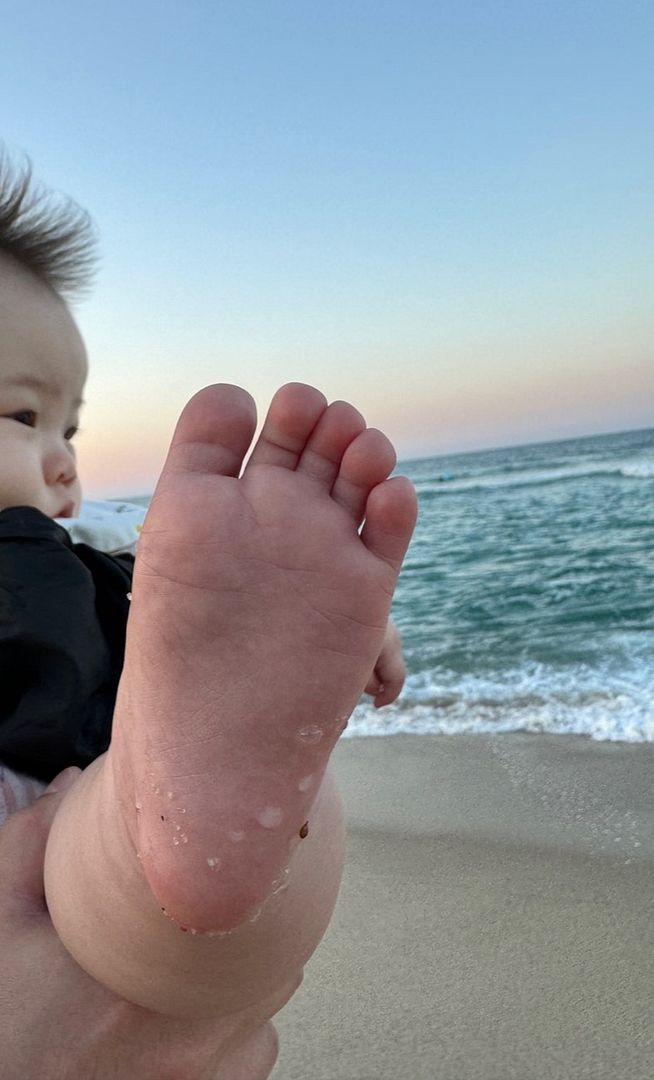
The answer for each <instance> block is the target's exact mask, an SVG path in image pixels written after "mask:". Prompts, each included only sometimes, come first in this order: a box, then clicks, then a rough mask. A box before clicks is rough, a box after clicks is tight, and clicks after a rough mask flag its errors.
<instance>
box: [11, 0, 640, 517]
mask: <svg viewBox="0 0 654 1080" xmlns="http://www.w3.org/2000/svg"><path fill="white" fill-rule="evenodd" d="M0 15H1V16H2V24H1V25H2V34H1V35H0V121H1V122H0V139H1V140H2V141H3V142H4V145H5V147H6V148H7V150H8V151H9V152H10V153H11V154H12V156H13V157H14V158H15V159H16V160H20V157H21V155H22V154H28V155H29V156H30V158H31V160H32V162H33V166H34V171H35V174H36V175H37V176H38V178H39V179H40V180H42V181H44V182H45V183H46V184H47V185H48V186H50V187H52V188H54V189H56V190H60V191H64V192H66V193H67V194H69V195H71V196H73V197H74V198H75V199H76V200H77V201H78V202H79V203H80V204H81V205H82V206H84V207H85V208H87V209H88V210H89V211H90V213H91V215H92V217H93V219H94V221H95V223H96V226H97V230H98V234H99V246H100V253H101V258H100V263H99V269H98V274H97V279H96V283H95V286H94V289H93V291H92V293H91V294H90V296H89V297H88V298H86V299H84V300H83V301H81V302H79V303H77V304H76V305H75V307H74V312H75V316H76V318H77V321H78V323H79V325H80V328H81V330H82V333H83V335H84V337H85V340H86V342H87V347H88V350H89V356H90V362H91V372H90V377H89V382H88V385H87V391H86V400H87V405H86V406H85V409H84V413H83V416H82V429H83V430H82V433H81V435H80V436H79V441H78V453H79V459H80V468H81V472H82V478H83V481H84V487H85V492H86V494H87V496H89V497H96V498H98V497H107V496H111V495H128V494H139V493H148V492H150V491H152V489H153V486H154V483H155V481H156V477H157V475H158V472H159V470H160V467H161V464H162V462H163V459H164V456H165V451H166V448H167V445H168V442H169V439H170V435H171V433H172V430H173V427H174V423H175V420H176V418H177V416H178V414H179V412H180V410H181V408H182V406H183V405H184V403H185V401H186V400H187V399H188V398H189V397H190V396H191V395H192V394H193V393H194V392H195V391H196V390H197V389H199V388H200V387H201V386H203V385H206V384H207V383H211V382H234V383H238V384H239V385H242V386H245V387H246V388H247V389H248V390H249V391H250V392H251V393H252V394H253V396H254V397H255V399H256V401H257V405H258V408H259V411H260V413H263V412H265V408H266V406H267V403H268V401H269V400H270V397H271V396H272V394H273V392H274V390H275V389H276V388H277V387H278V386H279V385H281V384H282V383H284V382H287V381H290V380H300V381H303V382H309V383H312V384H314V385H316V386H319V387H320V388H321V389H322V390H323V391H324V392H325V394H326V395H327V397H328V398H330V399H335V398H346V399H347V400H351V401H352V402H353V403H354V404H355V405H356V406H357V407H358V408H359V409H360V410H361V411H362V412H363V413H364V415H365V416H366V419H367V420H368V423H369V424H371V425H373V426H377V427H382V428H383V429H384V430H385V431H387V433H388V434H389V435H390V436H391V438H392V439H393V441H394V442H395V444H396V447H397V450H398V454H399V457H400V458H401V459H402V458H413V457H419V456H426V455H430V454H432V453H448V452H455V451H461V450H466V449H477V448H484V447H490V446H506V445H515V444H520V443H525V442H537V441H542V440H546V439H556V438H565V437H568V436H576V435H583V434H592V433H596V432H610V431H622V430H626V429H630V428H639V427H650V426H652V425H654V355H653V354H654V303H653V302H652V300H653V297H654V258H653V256H654V140H653V139H652V130H653V121H654V76H653V74H652V64H651V56H652V51H653V46H654V6H653V5H652V4H651V3H650V2H649V0H642V2H634V0H615V2H611V3H609V2H606V0H594V2H586V0H573V2H570V0H566V2H558V0H543V2H538V3H536V2H530V0H483V2H472V0H456V2H449V0H448V2H442V3H441V2H438V0H431V2H423V0H403V2H387V0H347V2H346V0H329V2H328V3H318V2H311V0H292V2H286V0H279V2H278V0H267V2H265V0H258V2H252V0H238V2H232V0H225V2H222V0H212V2H205V0H178V2H176V3H172V2H169V0H156V2H155V0H131V2H130V3H126V2H124V0H108V2H97V0H96V2H93V0H31V2H30V3H29V4H23V5H15V4H8V3H6V2H0Z"/></svg>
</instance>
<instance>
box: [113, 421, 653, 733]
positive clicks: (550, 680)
mask: <svg viewBox="0 0 654 1080" xmlns="http://www.w3.org/2000/svg"><path fill="white" fill-rule="evenodd" d="M397 471H398V472H402V473H404V474H405V475H407V476H409V477H410V478H411V479H412V480H413V482H414V484H415V485H416V488H417V491H418V498H419V504H420V514H419V518H418V525H417V527H416V531H415V534H414V538H413V541H412V543H411V546H410V548H409V551H408V553H407V557H406V561H405V564H404V568H403V570H402V574H401V577H400V581H399V585H398V589H397V593H396V597H395V601H394V604H393V617H394V619H395V621H396V622H397V624H398V626H399V627H400V630H401V633H402V640H403V645H404V651H405V656H406V661H407V669H408V678H407V681H406V685H405V688H404V690H403V692H402V695H401V698H400V700H399V701H398V702H397V703H396V704H394V705H390V706H387V707H386V708H384V709H381V710H377V709H375V708H374V707H373V706H372V704H371V703H370V699H363V700H362V702H361V703H360V704H359V705H358V706H357V708H356V709H355V711H354V714H353V716H352V718H351V720H350V723H349V726H348V728H347V730H346V732H345V735H344V737H345V738H348V737H353V736H381V735H395V734H400V733H402V734H426V733H443V734H448V735H451V734H457V733H463V732H497V733H500V732H507V731H533V732H550V733H553V734H578V735H588V736H591V737H592V738H593V739H608V740H618V741H620V740H621V741H627V742H653V741H654V429H650V430H646V431H630V432H626V433H623V434H618V435H600V436H592V437H589V438H580V439H569V440H567V441H565V442H551V443H541V444H538V445H529V446H518V447H512V448H510V449H506V450H487V451H483V452H479V453H466V454H456V455H451V456H448V457H433V458H423V459H421V460H419V461H409V462H403V463H402V464H401V466H399V467H398V470H397ZM131 501H132V502H139V503H141V504H142V505H147V503H148V501H149V497H143V498H139V499H134V498H132V499H131Z"/></svg>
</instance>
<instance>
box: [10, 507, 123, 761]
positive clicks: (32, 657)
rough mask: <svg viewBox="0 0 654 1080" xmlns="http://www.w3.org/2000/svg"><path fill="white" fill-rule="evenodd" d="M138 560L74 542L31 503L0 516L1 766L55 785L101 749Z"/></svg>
mask: <svg viewBox="0 0 654 1080" xmlns="http://www.w3.org/2000/svg"><path fill="white" fill-rule="evenodd" d="M133 567H134V558H133V556H132V555H127V554H125V555H118V556H112V555H105V554H104V553H103V552H101V551H96V550H95V549H94V548H92V547H89V545H88V544H74V543H73V542H72V541H71V538H70V536H69V534H68V533H67V532H66V530H65V529H63V528H62V527H61V526H60V525H57V523H56V522H55V521H53V520H52V519H51V518H48V517H46V516H45V514H42V513H41V512H40V510H35V509H34V508H33V507H29V506H17V507H12V508H11V509H9V510H3V511H1V512H0V760H1V761H2V762H3V763H4V764H5V765H8V766H9V767H10V768H12V769H15V770H16V771H18V772H23V773H27V774H28V775H29V776H32V777H35V778H37V779H39V780H46V781H50V780H52V778H53V777H54V776H56V775H57V773H58V772H60V771H61V769H64V768H66V767H67V766H68V765H79V766H80V767H81V768H84V767H85V766H86V765H89V764H90V762H91V761H93V760H94V759H95V758H96V757H98V756H99V755H100V754H101V753H103V752H104V751H105V750H106V749H107V747H108V745H109V740H110V736H111V718H112V716H113V710H114V704H115V700H116V690H117V688H118V680H119V679H120V673H121V670H122V666H123V656H124V651H125V628H126V625H127V615H128V611H129V600H128V598H127V593H128V592H129V591H130V588H131V582H132V571H133Z"/></svg>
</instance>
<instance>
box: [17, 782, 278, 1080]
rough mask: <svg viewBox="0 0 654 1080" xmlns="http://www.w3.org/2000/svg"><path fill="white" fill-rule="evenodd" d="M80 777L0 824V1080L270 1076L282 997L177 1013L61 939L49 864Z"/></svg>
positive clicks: (57, 784) (176, 1079) (54, 786)
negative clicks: (106, 980)
mask: <svg viewBox="0 0 654 1080" xmlns="http://www.w3.org/2000/svg"><path fill="white" fill-rule="evenodd" d="M78 775H79V770H78V769H67V770H65V772H64V773H61V774H60V775H59V776H58V777H57V778H56V780H54V781H53V783H52V784H51V785H50V788H49V789H48V792H49V793H46V794H45V795H44V796H42V797H41V798H40V799H39V800H38V801H37V802H36V803H35V804H34V805H33V806H31V807H29V808H28V809H27V810H21V811H20V812H19V813H16V814H14V815H12V817H11V818H10V819H9V821H8V822H7V823H6V825H4V826H3V827H2V828H1V829H0V964H1V965H2V967H1V972H2V974H1V976H0V979H1V982H0V1047H1V1051H0V1080H33V1078H35V1077H39V1080H90V1078H91V1077H92V1078H93V1080H214V1078H218V1077H225V1078H226V1080H245V1077H247V1078H248V1080H249V1078H252V1080H259V1078H262V1080H263V1078H264V1077H267V1076H268V1075H269V1072H270V1070H271V1069H272V1066H273V1064H274V1060H275V1056H276V1037H275V1033H274V1029H273V1028H272V1026H271V1025H269V1024H265V1023H264V1022H265V1020H267V1018H268V1017H269V1016H271V1015H272V1014H273V1013H274V1012H275V1011H276V1008H279V1007H280V1006H281V1004H283V1001H281V1002H280V1003H279V1004H276V1003H271V1002H269V1003H264V1004H263V1005H262V1007H261V1008H260V1009H259V1010H258V1011H257V1013H256V1014H255V1013H254V1012H253V1011H252V1010H251V1011H250V1012H249V1013H248V1014H247V1015H246V1014H241V1015H240V1016H239V1017H225V1018H221V1019H217V1020H211V1021H207V1020H203V1021H194V1022H183V1021H178V1020H172V1019H170V1018H169V1017H165V1016H160V1015H158V1014H156V1013H152V1012H149V1011H147V1010H146V1009H142V1008H140V1007H139V1006H137V1005H132V1004H131V1003H130V1002H127V1001H124V1000H122V999H121V998H119V997H117V996H116V995H115V994H113V993H111V992H110V991H108V990H106V989H105V988H104V987H102V986H100V985H99V984H98V983H97V982H95V980H94V979H92V978H91V977H90V976H89V975H87V974H86V972H84V971H82V969H81V968H80V967H79V966H78V965H77V964H76V963H75V961H74V960H73V959H72V958H71V956H70V955H69V954H68V952H67V951H66V950H65V949H64V947H63V945H62V944H61V942H60V941H59V938H58V936H57V934H56V932H55V930H54V928H53V926H52V923H51V921H50V917H49V914H48V910H47V907H46V903H45V895H44V891H43V862H44V855H45V845H46V841H47V836H48V832H49V830H50V826H51V824H52V820H53V818H54V815H55V813H56V810H57V807H58V805H59V803H60V802H61V800H62V798H63V796H64V794H65V790H66V788H67V787H68V786H69V785H70V784H71V783H74V782H75V780H76V778H77V776H78ZM275 1005H276V1008H275Z"/></svg>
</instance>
